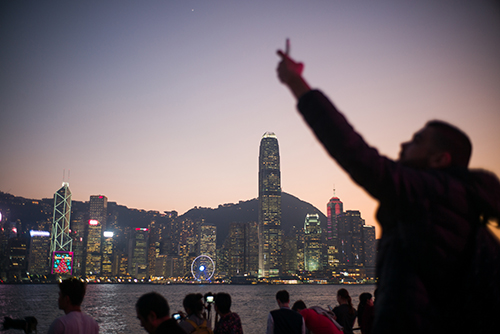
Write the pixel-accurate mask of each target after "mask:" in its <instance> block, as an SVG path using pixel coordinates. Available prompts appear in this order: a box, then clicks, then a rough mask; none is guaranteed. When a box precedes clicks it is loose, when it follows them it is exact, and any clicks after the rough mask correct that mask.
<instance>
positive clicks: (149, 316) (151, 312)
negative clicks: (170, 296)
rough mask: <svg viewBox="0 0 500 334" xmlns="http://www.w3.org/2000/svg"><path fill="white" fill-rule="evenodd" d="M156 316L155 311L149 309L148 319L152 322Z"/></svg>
mask: <svg viewBox="0 0 500 334" xmlns="http://www.w3.org/2000/svg"><path fill="white" fill-rule="evenodd" d="M157 318H158V317H157V316H156V313H155V312H154V311H150V312H149V314H148V321H149V322H150V323H152V324H154V322H155V321H156V319H157Z"/></svg>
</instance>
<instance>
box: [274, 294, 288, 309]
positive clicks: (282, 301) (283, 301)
mask: <svg viewBox="0 0 500 334" xmlns="http://www.w3.org/2000/svg"><path fill="white" fill-rule="evenodd" d="M276 301H277V302H278V305H279V306H280V307H282V306H288V304H289V303H290V295H289V294H288V291H286V290H280V291H278V292H277V293H276Z"/></svg>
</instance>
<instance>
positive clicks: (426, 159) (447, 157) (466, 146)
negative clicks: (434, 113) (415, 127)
mask: <svg viewBox="0 0 500 334" xmlns="http://www.w3.org/2000/svg"><path fill="white" fill-rule="evenodd" d="M471 152H472V144H471V142H470V139H469V137H468V136H467V135H466V134H465V133H464V132H463V131H462V130H460V129H458V128H457V127H455V126H453V125H451V124H448V123H446V122H443V121H438V120H433V121H429V122H427V124H426V125H425V127H424V128H423V129H421V130H420V131H418V132H417V133H415V134H414V135H413V138H412V140H411V141H409V142H405V143H402V144H401V152H400V154H399V161H400V162H401V163H402V164H403V165H405V166H409V167H413V168H418V169H428V168H438V169H439V168H446V167H467V166H468V165H469V160H470V156H471Z"/></svg>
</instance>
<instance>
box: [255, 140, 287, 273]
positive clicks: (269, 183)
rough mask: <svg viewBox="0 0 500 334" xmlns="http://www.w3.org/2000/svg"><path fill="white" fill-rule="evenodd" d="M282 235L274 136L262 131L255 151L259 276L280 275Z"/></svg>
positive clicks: (278, 159)
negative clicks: (257, 175) (256, 157)
mask: <svg viewBox="0 0 500 334" xmlns="http://www.w3.org/2000/svg"><path fill="white" fill-rule="evenodd" d="M282 236H283V233H282V230H281V173H280V156H279V147H278V138H277V137H276V135H275V134H274V133H272V132H266V133H265V134H264V135H263V136H262V139H261V141H260V151H259V277H268V276H278V275H280V273H281V262H282V261H281V257H282V253H281V243H282V240H281V239H282Z"/></svg>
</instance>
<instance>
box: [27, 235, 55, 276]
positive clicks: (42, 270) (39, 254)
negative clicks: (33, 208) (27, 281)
mask: <svg viewBox="0 0 500 334" xmlns="http://www.w3.org/2000/svg"><path fill="white" fill-rule="evenodd" d="M49 253H50V232H48V231H33V230H32V231H30V247H29V259H28V272H29V273H30V275H47V274H48V273H49V268H50V255H49Z"/></svg>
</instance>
